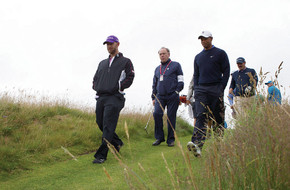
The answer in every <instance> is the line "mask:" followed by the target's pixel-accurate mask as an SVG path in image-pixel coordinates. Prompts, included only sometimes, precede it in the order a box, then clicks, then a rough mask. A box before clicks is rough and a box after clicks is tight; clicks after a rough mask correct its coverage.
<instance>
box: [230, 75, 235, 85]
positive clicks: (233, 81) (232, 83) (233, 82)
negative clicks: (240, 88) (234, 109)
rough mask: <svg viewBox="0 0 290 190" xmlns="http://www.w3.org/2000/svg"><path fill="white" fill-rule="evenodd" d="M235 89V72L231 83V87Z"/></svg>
mask: <svg viewBox="0 0 290 190" xmlns="http://www.w3.org/2000/svg"><path fill="white" fill-rule="evenodd" d="M231 88H232V89H235V88H236V81H235V79H234V74H233V75H232V81H231V85H230V89H231Z"/></svg>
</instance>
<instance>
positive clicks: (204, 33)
mask: <svg viewBox="0 0 290 190" xmlns="http://www.w3.org/2000/svg"><path fill="white" fill-rule="evenodd" d="M201 37H204V38H209V37H211V38H212V34H211V32H210V31H202V32H201V34H200V35H199V36H198V39H200V38H201Z"/></svg>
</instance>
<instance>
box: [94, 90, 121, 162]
mask: <svg viewBox="0 0 290 190" xmlns="http://www.w3.org/2000/svg"><path fill="white" fill-rule="evenodd" d="M124 104H125V98H124V96H123V95H121V94H116V95H108V96H100V97H99V98H98V99H97V103H96V122H97V124H98V126H99V128H100V130H101V131H102V132H103V135H102V144H101V146H100V147H99V148H98V149H97V152H96V154H95V155H94V157H95V158H103V159H107V154H108V150H109V148H108V146H107V142H106V141H105V139H106V140H107V141H108V142H110V143H111V144H112V145H113V146H114V147H115V149H116V150H117V151H119V147H120V146H122V145H123V142H122V140H121V139H120V138H119V137H118V135H117V134H116V133H115V130H116V127H117V123H118V119H119V114H120V111H121V110H122V108H123V107H124Z"/></svg>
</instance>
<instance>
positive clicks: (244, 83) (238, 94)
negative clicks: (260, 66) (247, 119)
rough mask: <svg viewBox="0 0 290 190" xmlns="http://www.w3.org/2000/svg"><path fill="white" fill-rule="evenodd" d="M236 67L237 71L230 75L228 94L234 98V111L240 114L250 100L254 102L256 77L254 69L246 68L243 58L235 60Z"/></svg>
mask: <svg viewBox="0 0 290 190" xmlns="http://www.w3.org/2000/svg"><path fill="white" fill-rule="evenodd" d="M237 66H238V68H239V70H237V71H235V72H234V73H233V74H232V81H231V85H230V89H229V93H230V94H233V95H234V96H235V105H234V109H235V110H236V111H237V112H238V113H239V114H240V113H241V112H242V110H243V108H245V107H247V106H248V105H249V104H251V103H252V101H251V99H252V100H254V96H255V94H256V93H255V89H256V86H257V83H258V75H257V73H256V71H255V70H254V69H251V68H247V67H246V60H245V58H243V57H238V58H237ZM234 89H235V90H234Z"/></svg>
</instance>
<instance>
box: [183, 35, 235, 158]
mask: <svg viewBox="0 0 290 190" xmlns="http://www.w3.org/2000/svg"><path fill="white" fill-rule="evenodd" d="M198 39H200V40H201V44H202V46H203V47H204V49H203V50H202V51H201V52H200V53H199V54H197V55H196V56H195V59H194V75H193V76H194V98H195V109H196V113H197V117H196V124H195V127H194V131H193V135H192V138H191V141H189V142H188V143H187V148H188V150H190V151H193V153H194V155H195V156H197V157H199V156H201V148H202V146H203V144H204V141H205V139H206V133H207V123H208V121H210V120H211V123H212V125H213V130H214V132H215V133H217V134H218V135H222V134H223V130H224V122H225V117H224V115H225V106H224V89H225V88H226V86H227V82H228V80H229V76H230V64H229V60H228V56H227V54H226V52H225V51H224V50H222V49H219V48H217V47H215V46H213V45H212V39H213V37H212V34H211V33H210V32H209V31H203V32H202V33H201V35H200V36H199V37H198Z"/></svg>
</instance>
